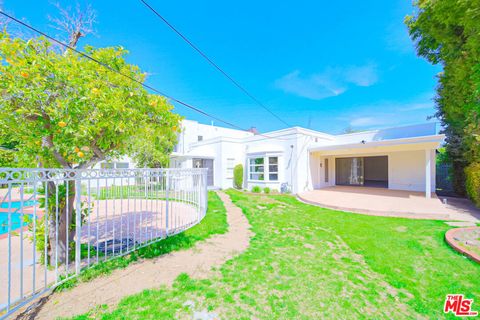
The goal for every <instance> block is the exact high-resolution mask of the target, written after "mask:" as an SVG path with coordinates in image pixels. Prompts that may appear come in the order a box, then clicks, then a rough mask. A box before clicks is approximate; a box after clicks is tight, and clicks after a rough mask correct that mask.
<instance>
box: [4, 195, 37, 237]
mask: <svg viewBox="0 0 480 320" xmlns="http://www.w3.org/2000/svg"><path fill="white" fill-rule="evenodd" d="M36 203H37V202H36V201H33V200H29V201H23V206H24V207H31V206H34V205H35V204H36ZM20 204H21V202H20V201H12V202H11V205H10V208H12V213H11V216H12V230H15V229H18V228H20V227H21V226H22V225H24V226H25V225H27V222H26V221H25V219H24V221H23V223H22V221H21V220H22V219H21V214H20V213H19V212H16V211H17V210H18V209H20V207H21V206H20ZM8 207H9V204H8V202H2V203H0V208H2V209H8ZM8 215H9V214H8V213H7V212H0V235H1V234H4V233H8ZM24 216H27V214H24ZM28 216H30V217H31V215H29V214H28Z"/></svg>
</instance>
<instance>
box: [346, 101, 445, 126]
mask: <svg viewBox="0 0 480 320" xmlns="http://www.w3.org/2000/svg"><path fill="white" fill-rule="evenodd" d="M433 96H434V93H433V92H426V93H424V94H421V95H419V96H417V97H414V98H412V99H409V100H406V101H377V102H374V103H372V104H368V105H361V106H356V107H355V108H354V109H352V110H350V112H349V113H346V114H343V115H342V116H340V117H338V118H337V119H338V120H340V121H342V122H343V121H346V122H347V123H348V124H349V125H350V126H351V127H353V128H360V129H364V128H375V127H387V126H394V125H400V124H411V123H419V122H425V121H427V117H428V116H432V115H433V114H434V113H435V104H434V102H433V98H432V97H433ZM431 121H436V120H435V119H431Z"/></svg>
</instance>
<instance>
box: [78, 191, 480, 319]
mask: <svg viewBox="0 0 480 320" xmlns="http://www.w3.org/2000/svg"><path fill="white" fill-rule="evenodd" d="M228 193H229V195H230V196H231V197H232V200H233V201H234V203H235V204H236V205H238V206H240V207H241V208H242V209H243V211H244V213H245V214H246V216H247V217H248V219H249V221H250V224H251V225H252V229H253V231H254V232H255V236H254V238H253V239H252V241H251V244H250V247H249V249H248V250H247V251H246V252H244V253H243V254H241V255H239V256H237V257H235V258H234V259H232V260H230V261H228V262H227V263H225V264H224V265H223V266H221V267H220V268H219V271H220V272H219V273H218V274H217V275H216V276H214V277H212V278H210V279H205V280H194V279H191V278H189V277H188V276H187V275H180V276H179V277H178V279H177V281H176V282H175V284H174V286H173V288H167V287H163V288H160V289H158V290H147V291H144V292H143V293H141V294H137V295H133V296H130V297H127V298H125V299H124V300H122V301H121V303H120V304H119V306H118V308H117V309H116V310H113V311H112V312H111V313H108V312H106V311H102V309H97V310H96V311H95V312H92V313H91V314H89V315H84V316H81V317H78V319H82V318H87V317H89V316H90V317H91V316H94V317H98V318H104V319H173V318H181V319H191V318H192V314H193V313H194V312H195V311H197V312H198V311H203V310H205V311H207V312H210V313H211V314H216V315H218V316H219V318H221V319H250V318H261V319H292V318H293V319H322V318H335V319H358V318H370V319H371V318H377V319H379V318H380V319H386V318H388V319H406V318H428V319H439V318H444V317H445V315H444V314H443V311H442V310H443V303H444V299H445V295H446V294H448V293H463V294H465V295H466V296H467V297H468V298H474V299H476V301H475V302H474V304H473V307H474V310H480V266H479V265H478V264H475V263H474V262H472V261H470V260H468V259H466V258H464V257H462V256H461V255H459V254H457V253H456V252H454V251H453V250H452V249H450V248H449V247H448V245H447V244H446V243H445V242H444V234H445V231H446V230H447V229H448V228H449V227H448V226H447V225H446V224H445V223H443V222H440V221H427V220H408V219H401V218H384V217H373V216H365V215H357V214H351V213H345V212H339V211H334V210H327V209H321V208H318V207H314V206H310V205H307V204H303V203H300V202H298V201H297V200H296V199H295V198H294V197H291V196H280V195H279V196H260V195H259V196H255V195H246V194H243V193H241V192H237V191H228Z"/></svg>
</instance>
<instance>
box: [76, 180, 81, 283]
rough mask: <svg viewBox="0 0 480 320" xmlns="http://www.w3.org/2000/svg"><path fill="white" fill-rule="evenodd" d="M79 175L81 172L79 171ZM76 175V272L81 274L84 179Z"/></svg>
mask: <svg viewBox="0 0 480 320" xmlns="http://www.w3.org/2000/svg"><path fill="white" fill-rule="evenodd" d="M77 174H78V175H79V176H81V174H80V173H79V172H77ZM79 176H77V175H75V177H76V179H77V180H76V181H75V183H76V187H75V196H76V197H75V198H76V209H75V210H76V212H75V274H77V275H79V274H80V260H81V258H82V256H81V249H82V247H81V243H82V239H81V238H82V181H81V180H80V177H79Z"/></svg>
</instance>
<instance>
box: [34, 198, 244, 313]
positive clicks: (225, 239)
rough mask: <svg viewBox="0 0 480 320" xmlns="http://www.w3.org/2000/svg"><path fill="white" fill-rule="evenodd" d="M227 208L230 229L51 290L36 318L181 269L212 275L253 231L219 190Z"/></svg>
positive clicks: (151, 283)
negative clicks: (69, 287) (192, 244)
mask: <svg viewBox="0 0 480 320" xmlns="http://www.w3.org/2000/svg"><path fill="white" fill-rule="evenodd" d="M218 195H219V196H220V198H221V199H222V201H223V203H224V205H225V209H226V211H227V222H228V225H229V230H228V232H227V233H226V234H223V235H217V236H214V237H212V238H210V239H207V240H206V241H204V242H201V243H199V244H197V245H196V246H195V247H193V248H191V249H189V250H184V251H178V252H173V253H170V254H167V255H164V256H161V257H159V258H156V259H152V260H143V261H141V262H140V263H136V264H134V265H130V266H129V267H127V268H125V269H120V270H115V271H114V272H113V273H112V274H111V275H109V276H106V277H101V278H97V279H94V280H92V281H90V282H86V283H81V284H79V285H78V286H77V287H75V288H73V289H72V290H69V291H65V292H59V293H55V294H53V295H52V296H51V297H50V299H49V300H48V301H47V302H46V303H45V304H44V305H43V307H42V308H41V310H39V313H38V314H37V315H36V317H35V319H55V318H57V317H69V316H70V317H71V316H74V315H78V314H83V313H86V312H88V311H89V310H91V309H93V308H95V306H98V305H102V304H105V305H108V306H109V308H111V307H114V306H115V305H117V304H118V302H119V301H120V300H121V299H122V298H123V297H126V296H129V295H132V294H136V293H140V292H142V291H143V290H145V289H155V288H158V287H160V286H162V285H168V286H170V285H172V283H173V281H174V280H175V279H176V278H177V276H178V275H179V274H181V273H187V274H188V275H190V276H191V277H193V278H197V279H203V278H207V277H209V276H211V275H212V274H213V272H214V271H212V267H215V266H219V265H222V264H223V263H225V262H226V261H227V260H229V259H231V258H233V257H234V256H235V255H238V254H239V253H241V252H243V251H245V250H246V249H247V248H248V246H249V243H250V238H251V237H252V236H253V233H252V232H251V231H250V225H249V223H248V220H247V218H246V217H245V216H244V215H243V213H242V210H241V209H240V208H238V207H236V206H235V205H234V204H233V203H232V202H231V200H230V198H229V197H228V196H227V195H226V194H225V193H223V192H218Z"/></svg>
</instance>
